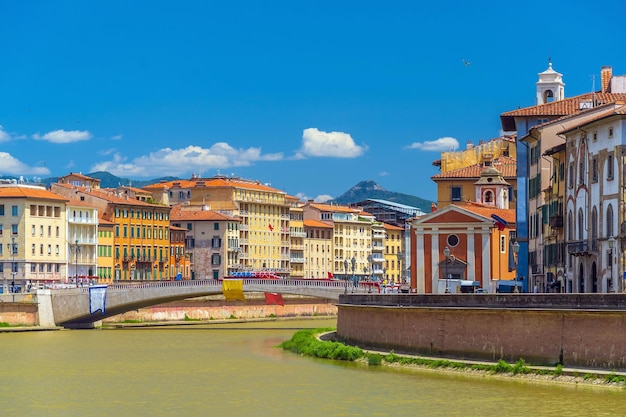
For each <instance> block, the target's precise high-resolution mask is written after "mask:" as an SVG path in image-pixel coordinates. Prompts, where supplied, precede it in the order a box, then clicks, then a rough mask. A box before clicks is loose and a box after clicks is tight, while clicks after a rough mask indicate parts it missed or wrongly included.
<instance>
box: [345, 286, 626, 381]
mask: <svg viewBox="0 0 626 417" xmlns="http://www.w3.org/2000/svg"><path fill="white" fill-rule="evenodd" d="M376 299H378V300H376ZM625 302H626V300H625V299H624V296H622V295H621V294H608V297H607V294H604V295H602V296H598V295H596V294H593V295H592V294H588V295H582V297H581V295H580V294H576V295H573V294H572V295H570V296H569V297H568V295H559V296H558V297H542V296H535V295H525V294H524V295H485V296H483V295H480V296H466V295H458V296H457V295H441V296H428V295H424V296H420V295H418V296H416V295H410V296H404V295H400V296H396V295H391V296H377V297H372V296H361V295H358V296H342V297H340V302H339V311H338V322H337V334H338V336H339V337H341V338H342V339H344V340H346V341H349V342H353V343H356V344H358V345H360V346H363V347H380V348H387V349H394V350H395V351H396V352H398V353H400V352H405V353H417V354H422V355H434V356H442V357H451V358H466V359H486V360H494V361H496V360H499V359H504V360H507V361H511V362H514V361H517V360H518V359H520V358H523V359H524V360H525V361H526V362H529V363H533V364H549V365H555V364H556V363H559V362H561V363H563V364H564V366H570V367H576V366H580V367H585V368H604V369H614V370H626V344H624V343H623V342H624V334H625V333H626V309H624V303H625Z"/></svg>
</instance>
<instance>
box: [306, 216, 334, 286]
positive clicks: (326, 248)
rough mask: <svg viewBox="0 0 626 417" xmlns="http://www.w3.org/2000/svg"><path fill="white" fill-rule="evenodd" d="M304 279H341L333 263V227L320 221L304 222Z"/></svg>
mask: <svg viewBox="0 0 626 417" xmlns="http://www.w3.org/2000/svg"><path fill="white" fill-rule="evenodd" d="M303 225H304V231H305V233H306V238H304V250H303V259H304V263H303V268H304V278H313V279H325V278H329V273H330V277H335V278H339V274H338V271H337V270H336V269H335V266H334V265H335V263H334V262H333V252H332V247H333V225H332V224H330V223H328V222H322V221H319V220H304V221H303Z"/></svg>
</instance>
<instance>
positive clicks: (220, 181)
mask: <svg viewBox="0 0 626 417" xmlns="http://www.w3.org/2000/svg"><path fill="white" fill-rule="evenodd" d="M199 183H200V184H199ZM175 184H176V185H175ZM195 187H203V188H210V187H233V188H245V189H248V190H258V191H269V192H274V193H282V194H285V192H284V191H280V190H277V189H276V188H272V187H270V186H267V185H264V184H261V183H260V182H258V181H250V180H243V179H241V178H235V177H213V178H193V179H191V180H174V181H167V182H159V183H156V184H150V185H146V186H145V187H143V189H144V190H158V189H163V188H195Z"/></svg>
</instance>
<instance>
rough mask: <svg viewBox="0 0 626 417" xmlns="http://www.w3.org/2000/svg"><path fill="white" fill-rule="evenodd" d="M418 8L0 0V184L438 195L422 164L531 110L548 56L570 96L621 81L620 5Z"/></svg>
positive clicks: (613, 1) (624, 65) (624, 59)
mask: <svg viewBox="0 0 626 417" xmlns="http://www.w3.org/2000/svg"><path fill="white" fill-rule="evenodd" d="M421 3H422V2H416V1H390V2H371V1H337V0H334V1H315V2H303V1H265V2H259V1H256V2H252V1H237V0H231V1H208V0H206V1H178V2H172V1H158V0H156V1H155V0H153V1H140V0H137V1H110V0H109V1H88V2H87V1H52V2H51V1H28V2H20V1H6V0H0V59H1V61H0V62H1V63H0V126H1V128H0V177H1V176H16V175H23V176H24V177H26V178H32V177H49V176H60V175H64V174H67V173H69V172H70V171H74V172H82V173H89V172H93V171H96V170H105V171H109V172H111V173H113V174H115V175H118V176H121V177H128V178H131V179H140V180H145V179H151V178H156V177H160V176H166V175H172V176H178V177H181V178H189V177H190V176H191V175H192V174H193V173H195V174H199V175H202V176H205V177H209V176H213V175H216V174H218V173H219V174H222V175H235V176H238V177H242V178H248V179H255V180H259V181H261V182H263V183H269V184H271V185H272V186H273V187H275V188H278V189H281V190H284V191H285V192H287V193H289V194H290V195H295V196H300V197H302V198H316V199H318V200H323V199H324V198H328V197H337V196H339V195H340V194H342V193H343V192H345V191H347V190H348V189H350V188H351V187H352V186H354V185H355V184H357V183H358V182H359V181H362V180H373V181H376V182H377V183H378V184H380V185H381V186H382V187H383V188H385V189H387V190H390V191H397V192H402V193H406V194H412V195H416V196H419V197H422V198H426V199H431V200H436V187H435V184H434V183H433V182H432V181H431V180H430V177H431V176H432V175H434V174H436V173H437V172H438V170H437V168H436V167H434V166H433V165H432V162H433V161H434V160H436V159H438V158H439V156H440V152H441V151H446V150H451V149H454V148H455V147H457V148H458V147H465V145H466V143H467V142H468V141H473V142H474V143H477V142H478V141H479V140H481V139H483V140H487V139H491V138H494V137H497V136H499V135H500V134H501V133H502V132H501V131H500V121H499V115H500V113H502V112H505V111H508V110H513V109H516V108H518V107H526V106H531V105H534V104H535V82H536V81H537V74H538V73H539V72H541V71H544V70H545V69H546V68H547V66H548V58H549V57H551V59H552V62H553V66H554V69H555V70H557V71H559V72H561V73H562V74H563V79H564V82H565V84H566V85H565V95H566V96H573V95H577V94H582V93H585V92H589V91H591V90H592V88H593V86H594V83H595V88H596V89H598V88H599V85H600V82H599V77H600V75H599V74H600V68H601V67H602V66H603V65H611V66H612V67H613V73H614V74H616V75H623V74H626V54H624V53H621V52H619V51H620V46H621V43H622V42H623V39H625V38H626V36H625V35H626V26H625V25H623V24H621V21H620V20H619V19H618V18H613V17H612V16H620V15H623V14H624V12H626V6H625V5H624V3H623V2H622V1H617V0H609V1H605V2H603V3H602V9H600V8H599V7H591V6H590V4H589V2H586V1H578V0H575V1H560V0H555V1H552V2H547V3H546V2H538V1H534V0H531V1H527V2H524V3H523V6H522V3H520V2H502V1H482V2H465V1H449V0H441V1H438V2H427V4H421ZM464 60H465V61H467V62H469V65H466V64H465V63H464ZM594 76H595V80H594Z"/></svg>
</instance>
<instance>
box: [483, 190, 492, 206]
mask: <svg viewBox="0 0 626 417" xmlns="http://www.w3.org/2000/svg"><path fill="white" fill-rule="evenodd" d="M483 202H484V203H486V204H493V193H492V192H491V191H485V195H484V197H483Z"/></svg>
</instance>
